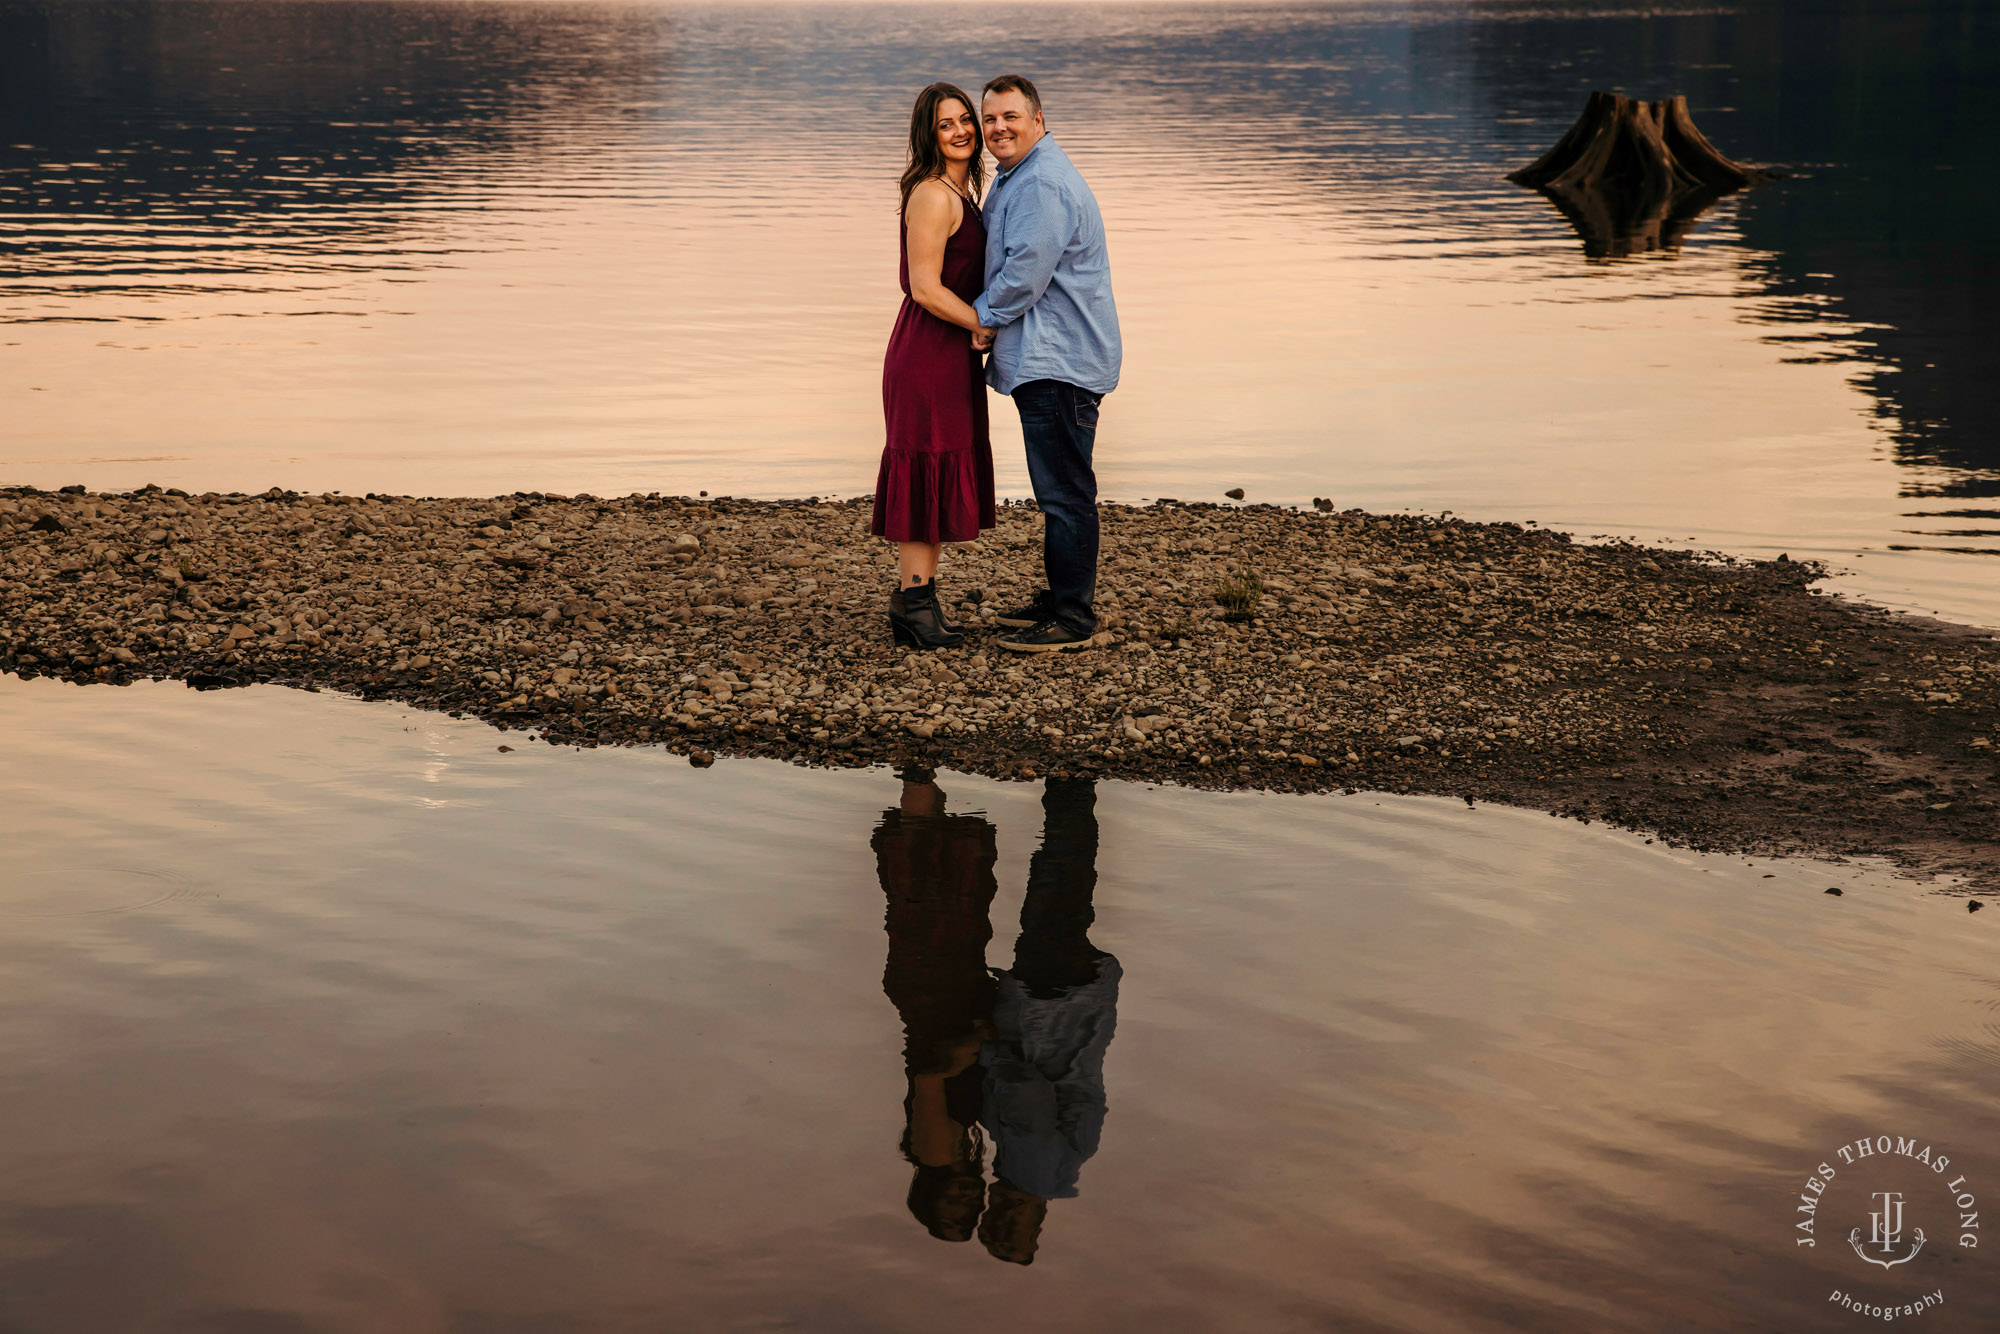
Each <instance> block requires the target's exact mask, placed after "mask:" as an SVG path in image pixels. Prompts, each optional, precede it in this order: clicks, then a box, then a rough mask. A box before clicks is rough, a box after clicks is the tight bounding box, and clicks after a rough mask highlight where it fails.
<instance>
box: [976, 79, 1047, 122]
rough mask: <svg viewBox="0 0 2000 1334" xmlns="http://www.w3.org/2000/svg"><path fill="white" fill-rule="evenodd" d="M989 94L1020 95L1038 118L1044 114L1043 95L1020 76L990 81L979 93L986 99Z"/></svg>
mask: <svg viewBox="0 0 2000 1334" xmlns="http://www.w3.org/2000/svg"><path fill="white" fill-rule="evenodd" d="M988 93H1019V94H1020V95H1021V96H1023V97H1025V98H1027V99H1028V109H1029V110H1030V111H1032V112H1034V113H1035V114H1036V115H1037V116H1039V115H1041V114H1042V95H1041V94H1040V93H1038V92H1036V91H1035V85H1034V84H1032V83H1029V82H1028V81H1027V80H1026V79H1024V78H1022V77H1021V76H1020V75H1018V74H1002V75H1001V76H1000V77H999V78H997V79H988V80H987V81H986V86H985V87H984V88H982V89H980V91H979V96H980V97H981V98H984V97H985V96H986V95H987V94H988Z"/></svg>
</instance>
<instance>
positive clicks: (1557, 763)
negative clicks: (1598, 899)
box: [0, 487, 2000, 888]
mask: <svg viewBox="0 0 2000 1334" xmlns="http://www.w3.org/2000/svg"><path fill="white" fill-rule="evenodd" d="M868 520H869V503H868V500H867V499H866V498H860V499H853V500H805V501H746V500H732V499H708V498H693V499H690V498H686V497H674V496H659V495H652V496H641V495H634V496H626V497H620V498H615V499H600V498H598V497H594V496H588V495H579V496H558V495H543V494H539V493H517V494H514V495H509V496H498V497H493V498H490V499H429V498H423V499H418V498H411V497H402V496H372V495H371V496H343V495H334V494H329V495H300V494H296V493H293V492H288V491H277V490H272V491H267V492H265V493H263V494H261V495H216V494H208V495H187V494H184V493H181V492H179V491H176V490H164V491H163V490H160V489H158V488H151V487H149V488H146V489H145V490H142V491H137V492H133V493H130V494H120V495H106V494H87V493H84V492H83V490H82V488H80V487H72V488H69V489H68V490H66V491H64V492H42V491H35V490H32V489H22V488H14V489H9V490H0V668H4V669H5V670H8V671H12V672H16V673H19V674H20V675H23V676H34V675H55V676H61V677H65V678H67V679H71V680H75V681H82V682H106V683H111V684H120V683H126V682H130V681H134V680H139V679H146V678H174V679H179V680H184V681H187V682H188V683H190V684H192V685H195V686H198V687H205V688H209V687H223V686H232V685H243V684H249V683H251V682H258V681H268V682H278V683H282V684H287V685H293V686H298V687H302V688H306V689H334V690H341V691H348V692H353V693H356V694H359V695H362V696H366V697H370V698H392V699H396V700H401V701H405V702H408V703H411V704H415V705H418V706H421V707H424V708H430V709H437V710H443V711H447V712H450V713H451V714H453V715H454V716H459V715H469V716H474V717H478V718H483V719H485V720H487V721H488V722H490V723H492V724H494V725H495V726H496V727H500V728H503V729H524V730H527V731H529V732H531V733H532V734H533V735H534V736H536V737H538V738H540V739H541V740H543V741H546V742H550V743H556V744H565V745H567V744H575V745H598V744H649V745H657V746H664V747H666V748H668V749H671V750H673V751H676V752H680V753H684V754H688V755H689V756H691V757H692V758H693V760H694V761H695V762H696V763H697V764H701V763H706V762H708V760H709V758H710V757H712V756H713V755H714V754H716V753H723V754H733V755H761V756H772V757H777V758H782V759H786V760H792V761H796V762H802V763H810V764H827V765H862V764H880V763H884V762H889V761H906V760H908V761H919V762H923V763H927V764H930V765H934V766H940V767H949V768H957V769H966V770H972V771H975V772H979V773H984V774H989V775H994V776H999V777H1014V778H1024V779H1025V778H1035V777H1038V776H1041V775H1045V774H1055V773H1065V772H1073V773H1089V774H1094V775H1101V776H1105V777H1116V778H1126V779H1139V780H1145V781H1156V782H1177V783H1184V784H1191V785H1196V786H1203V787H1219V788H1256V789H1264V790H1276V791H1287V792H1309V791H1324V790H1334V789H1344V790H1350V791H1352V790H1364V789H1366V790H1380V791H1390V792H1407V793H1428V794H1442V795H1450V796H1455V797H1463V798H1465V799H1467V800H1468V801H1493V802H1506V803H1512V804H1516V805H1523V806H1531V807H1537V808H1541V809H1546V810H1549V811H1551V812H1554V813H1557V814H1561V815H1566V816H1572V817H1578V818H1582V819H1586V820H1595V819H1601V820H1605V821H1609V822H1612V823H1615V824H1618V825H1623V826H1629V827H1631V828H1633V829H1638V830H1643V831H1645V832H1647V833H1649V834H1651V835H1652V836H1654V837H1657V838H1661V839H1664V840H1666V841H1669V842H1671V843H1674V844H1677V845H1684V846H1690V847H1696V848H1702V849H1709V850H1731V851H1739V852H1751V853H1759V854H1773V853H1788V852H1799V853H1811V854H1815V855H1819V856H1833V857H1841V856H1863V855H1880V856H1884V857H1888V858H1891V859H1894V860H1895V861H1897V862H1899V863H1900V864H1902V865H1903V866H1904V867H1906V868H1908V869H1910V870H1913V871H1917V872H1921V873H1933V874H1934V873H1953V874H1956V875H1958V876H1961V877H1963V879H1962V881H1961V882H1960V883H1962V884H1964V885H1968V886H1970V887H1973V888H1984V887H1992V886H2000V840H1996V837H1995V835H1996V832H2000V810H1996V802H1995V798H1996V797H2000V651H1996V645H1995V643H1994V642H1993V640H1992V637H1991V636H1990V635H1988V634H1987V633H1985V632H1982V631H1973V630H1968V629H1964V628H1961V627H1954V626H1949V625H1944V624H1941V623H1938V622H1933V621H1923V620H1916V619H1912V618H1907V617H1901V616H1894V615H1891V614H1888V613H1884V612H1881V611H1877V610H1874V609H1871V608H1867V607H1862V606H1857V605H1854V604H1851V603H1848V602H1845V601H1842V600H1839V599H1835V598H1831V597H1827V596H1825V595H1822V594H1819V593H1817V592H1815V591H1814V590H1813V589H1812V588H1811V585H1812V584H1813V583H1814V582H1815V581H1816V580H1817V579H1818V578H1819V577H1820V575H1821V573H1822V572H1821V571H1820V570H1819V569H1818V567H1816V566H1812V565H1809V564H1804V563H1799V562H1792V561H1789V560H1785V559H1782V558H1781V559H1779V560H1777V561H1774V562H1759V563H1745V562H1731V561H1726V560H1723V559H1720V558H1718V557H1715V556H1713V555H1701V554H1696V553H1690V552H1679V551H1661V550H1652V549H1646V548H1640V547H1634V546H1626V545H1609V546H1604V545H1583V544H1578V543H1574V542H1571V541H1570V540H1569V539H1568V538H1567V537H1565V536H1564V535H1562V534H1558V533H1552V532H1546V531H1538V530H1535V529H1534V528H1532V527H1527V528H1524V527H1521V526H1517V525H1513V524H1473V523H1465V522H1461V521H1458V520H1453V519H1435V518H1429V517H1417V516H1382V515H1370V514H1364V513H1361V512H1358V511H1347V512H1340V513H1336V512H1332V508H1331V505H1330V503H1329V502H1317V503H1316V506H1315V507H1314V508H1312V509H1304V510H1299V509H1287V508H1278V507H1274V506H1260V505H1249V506H1239V505H1222V504H1182V503H1178V502H1172V501H1162V502H1159V503H1157V504H1154V505H1151V506H1146V507H1128V506H1117V505H1107V506H1105V507H1104V511H1103V522H1104V565H1103V571H1102V576H1101V581H1100V592H1099V605H1100V611H1101V612H1102V614H1103V624H1102V630H1101V633H1100V634H1099V636H1098V645H1099V646H1098V647H1096V648H1094V649H1092V650H1090V651H1087V652H1082V653H1069V654H1035V655H1019V654H1012V653H1007V652H1004V651H1002V650H1000V649H998V648H997V647H996V644H995V641H996V640H997V638H998V636H999V632H998V631H997V629H995V628H994V627H993V624H992V621H993V617H994V615H995V614H996V612H997V611H998V610H999V609H1000V608H1001V607H1003V606H1007V605H1012V604H1015V603H1017V602H1019V601H1022V600H1025V598H1026V597H1028V596H1029V595H1031V594H1032V593H1033V592H1034V590H1035V588H1036V587H1037V584H1038V576H1039V571H1040V542H1041V517H1040V515H1039V514H1038V513H1037V512H1036V511H1035V509H1034V507H1033V506H1032V505H1008V506H1005V507H1003V509H1002V512H1001V516H1000V524H999V527H998V528H996V529H995V530H994V531H993V532H992V533H990V534H988V535H987V536H986V537H985V538H984V539H982V540H981V541H980V542H978V543H976V544H972V545H968V546H965V547H959V548H954V549H953V550H952V551H950V552H949V553H948V554H947V557H946V562H945V569H944V577H943V582H942V587H943V589H944V596H945V599H946V602H947V603H948V604H950V605H951V606H953V607H954V608H955V610H954V612H953V614H954V615H955V616H956V617H957V618H958V619H959V620H960V621H962V622H963V623H965V624H966V626H967V628H968V641H967V644H966V646H965V647H964V648H962V649H956V650H946V651H940V652H936V653H930V654H919V653H913V652H910V651H907V650H899V649H897V648H895V647H893V646H892V644H891V641H890V637H889V631H888V625H887V621H886V615H885V604H886V599H887V594H888V591H889V588H890V586H891V584H892V583H893V559H894V558H893V553H892V550H891V548H890V547H888V546H887V544H885V543H882V542H879V541H877V540H875V539H873V538H871V537H869V536H868V533H867V528H868ZM1224 602H1228V603H1230V606H1231V607H1232V608H1233V609H1234V610H1230V609H1226V608H1225V607H1224V605H1222V604H1223V603H1224ZM1252 604H1254V605H1252ZM509 739H510V740H519V739H520V738H518V737H515V738H509Z"/></svg>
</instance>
